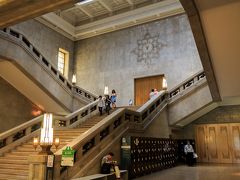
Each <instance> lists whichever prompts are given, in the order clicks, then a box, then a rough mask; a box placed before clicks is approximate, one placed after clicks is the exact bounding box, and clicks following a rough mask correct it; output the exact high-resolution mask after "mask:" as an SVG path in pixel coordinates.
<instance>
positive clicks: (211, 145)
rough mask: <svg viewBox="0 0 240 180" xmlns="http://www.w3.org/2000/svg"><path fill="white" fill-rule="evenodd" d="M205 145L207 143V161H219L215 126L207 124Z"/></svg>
mask: <svg viewBox="0 0 240 180" xmlns="http://www.w3.org/2000/svg"><path fill="white" fill-rule="evenodd" d="M207 133H208V137H207V145H208V159H209V162H220V158H219V155H218V149H217V126H216V125H208V126H207Z"/></svg>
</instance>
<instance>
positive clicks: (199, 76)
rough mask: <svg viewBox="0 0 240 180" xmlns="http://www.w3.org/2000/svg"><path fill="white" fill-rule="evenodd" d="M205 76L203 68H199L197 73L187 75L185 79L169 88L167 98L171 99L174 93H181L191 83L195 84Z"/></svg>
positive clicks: (191, 84)
mask: <svg viewBox="0 0 240 180" xmlns="http://www.w3.org/2000/svg"><path fill="white" fill-rule="evenodd" d="M205 78H206V75H205V72H204V70H201V71H199V72H198V73H196V74H194V75H192V76H191V77H189V78H188V79H186V80H185V81H183V82H182V83H180V84H179V85H177V86H176V87H174V88H172V89H171V90H169V99H172V98H173V97H175V96H176V95H178V94H180V93H182V92H183V91H185V90H186V89H188V88H189V87H192V86H193V85H195V84H197V83H198V82H200V81H201V80H203V79H205Z"/></svg>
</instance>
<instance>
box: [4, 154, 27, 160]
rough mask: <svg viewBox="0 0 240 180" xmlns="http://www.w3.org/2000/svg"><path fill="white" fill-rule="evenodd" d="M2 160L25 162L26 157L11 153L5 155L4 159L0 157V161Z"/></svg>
mask: <svg viewBox="0 0 240 180" xmlns="http://www.w3.org/2000/svg"><path fill="white" fill-rule="evenodd" d="M4 158H8V159H17V160H27V159H28V156H16V155H14V154H12V153H6V154H5V156H4V157H0V159H4Z"/></svg>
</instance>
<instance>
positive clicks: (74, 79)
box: [72, 74, 77, 84]
mask: <svg viewBox="0 0 240 180" xmlns="http://www.w3.org/2000/svg"><path fill="white" fill-rule="evenodd" d="M76 82H77V78H76V74H73V76H72V83H73V84H76Z"/></svg>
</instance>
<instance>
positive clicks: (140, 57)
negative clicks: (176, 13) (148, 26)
mask: <svg viewBox="0 0 240 180" xmlns="http://www.w3.org/2000/svg"><path fill="white" fill-rule="evenodd" d="M137 44H138V46H137V48H135V49H134V50H133V51H132V52H133V53H134V54H135V55H137V62H143V63H145V64H147V65H150V64H151V63H152V60H153V59H156V58H158V57H159V56H160V50H161V49H162V48H163V47H164V46H166V44H164V43H162V42H160V39H159V36H151V35H150V33H149V32H147V33H146V34H145V35H144V38H143V39H142V40H138V41H137Z"/></svg>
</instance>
